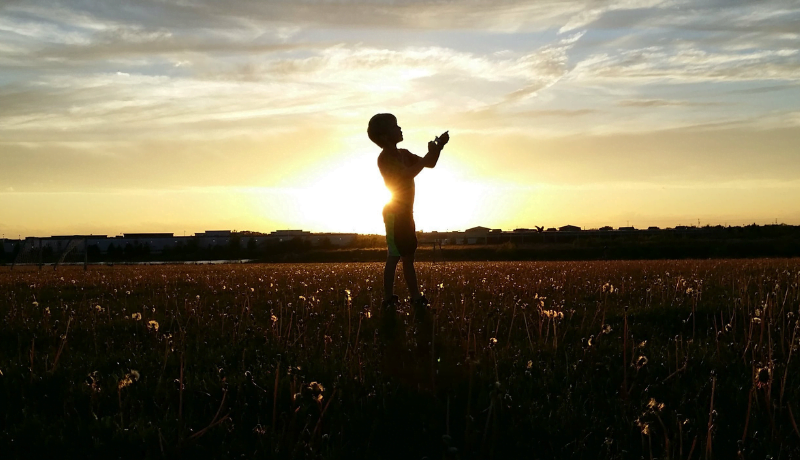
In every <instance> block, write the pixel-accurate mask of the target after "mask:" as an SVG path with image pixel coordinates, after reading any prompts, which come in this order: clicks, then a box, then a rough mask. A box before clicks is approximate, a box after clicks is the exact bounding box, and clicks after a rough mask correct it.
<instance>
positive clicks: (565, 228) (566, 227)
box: [558, 225, 581, 232]
mask: <svg viewBox="0 0 800 460" xmlns="http://www.w3.org/2000/svg"><path fill="white" fill-rule="evenodd" d="M558 231H559V232H579V231H581V228H580V227H578V226H575V225H564V226H563V227H558Z"/></svg>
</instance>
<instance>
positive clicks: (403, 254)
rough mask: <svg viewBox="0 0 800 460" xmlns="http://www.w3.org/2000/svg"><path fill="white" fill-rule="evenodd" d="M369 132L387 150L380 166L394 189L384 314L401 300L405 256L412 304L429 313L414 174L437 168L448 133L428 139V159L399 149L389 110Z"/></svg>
mask: <svg viewBox="0 0 800 460" xmlns="http://www.w3.org/2000/svg"><path fill="white" fill-rule="evenodd" d="M367 134H368V135H369V138H370V139H371V140H372V142H375V143H376V144H378V146H379V147H381V148H382V149H383V150H382V151H381V154H380V156H378V168H379V169H380V171H381V175H382V176H383V181H384V183H385V184H386V188H388V189H389V191H390V192H392V199H391V201H390V202H389V203H388V204H387V205H386V206H385V207H384V208H383V222H384V224H386V245H387V246H388V248H389V254H388V257H387V258H386V268H385V270H384V272H383V290H384V300H383V305H382V307H383V312H382V314H383V316H384V317H385V318H387V319H388V318H393V317H394V310H395V308H396V307H397V305H398V303H399V299H398V297H397V296H396V295H394V294H393V290H394V277H395V270H396V269H397V262H399V261H400V259H403V274H404V275H405V278H406V284H407V285H408V291H409V294H411V303H412V305H413V306H414V308H415V310H416V314H417V316H422V315H424V314H425V313H426V312H427V307H428V299H426V298H425V297H424V296H423V295H422V294H420V292H419V285H418V284H417V275H416V273H415V272H414V252H415V251H416V250H417V235H416V227H415V225H414V177H416V175H417V174H419V173H420V171H422V168H433V167H434V166H436V162H437V161H439V153H441V151H442V148H443V147H444V145H445V144H447V141H449V140H450V136H449V134H448V133H446V132H445V133H444V134H442V135H441V136H440V137H438V138H437V139H436V141H433V142H428V154H427V155H425V157H424V158H420V157H419V156H417V155H414V154H413V153H411V152H409V151H408V150H406V149H398V148H397V143H398V142H401V141H402V140H403V131H402V130H401V129H400V127H399V126H397V118H395V116H394V115H392V114H389V113H379V114H377V115H375V116H374V117H372V118H371V119H370V120H369V127H368V128H367Z"/></svg>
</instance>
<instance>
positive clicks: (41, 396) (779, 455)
mask: <svg viewBox="0 0 800 460" xmlns="http://www.w3.org/2000/svg"><path fill="white" fill-rule="evenodd" d="M382 268H383V267H382V265H381V264H378V263H354V264H292V265H290V264H287V265H235V266H233V265H223V266H126V267H95V268H90V269H89V270H88V271H86V272H84V271H83V270H82V269H80V268H76V267H59V269H58V270H57V271H53V270H52V269H45V270H43V271H41V272H39V271H38V270H37V269H36V268H35V267H23V268H20V267H18V268H15V269H14V271H11V270H9V269H8V267H2V268H0V314H2V319H3V321H2V323H0V373H1V374H0V452H3V455H2V456H3V458H21V457H25V458H42V457H43V456H44V455H49V456H52V455H57V456H58V457H59V458H61V457H65V456H68V455H72V456H76V455H77V456H79V457H82V458H177V457H185V458H194V457H202V458H212V457H213V458H323V459H327V458H348V459H359V458H370V459H373V458H403V459H421V458H424V457H427V458H429V459H435V458H461V459H468V458H497V459H501V458H531V459H641V458H644V459H650V458H654V459H655V458H659V459H665V458H668V459H689V458H692V459H710V458H718V459H764V458H772V459H790V458H800V431H799V430H798V425H797V421H798V417H800V372H798V370H800V364H798V361H800V356H795V355H796V354H797V352H798V348H797V347H798V342H799V341H800V334H798V333H797V332H798V308H799V307H800V289H798V283H800V261H798V260H797V259H789V260H786V259H784V260H778V259H771V260H766V259H764V260H730V261H728V260H708V261H635V262H625V261H620V262H497V263H480V262H459V263H453V262H450V263H445V264H442V263H438V264H431V263H420V264H418V268H417V270H418V276H419V279H420V282H421V283H422V284H423V289H424V291H425V293H426V295H427V297H428V298H429V299H430V300H431V301H432V303H433V307H434V314H433V315H431V316H430V317H429V318H424V319H421V318H415V317H414V313H413V311H412V310H411V309H410V307H409V305H408V302H403V305H402V309H401V311H400V312H399V314H400V315H401V319H400V321H401V330H402V331H401V336H400V338H399V339H398V340H397V341H393V342H389V343H387V341H386V340H383V337H382V336H381V333H380V329H379V327H378V326H379V324H380V321H381V312H380V308H379V306H380V301H381V298H382V292H381V291H382V288H381V277H382ZM400 271H401V270H398V273H399V272H400ZM398 285H399V286H403V284H400V283H398ZM400 292H401V293H405V292H406V291H405V289H404V288H402V289H401V290H400Z"/></svg>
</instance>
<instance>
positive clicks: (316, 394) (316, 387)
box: [308, 382, 325, 402]
mask: <svg viewBox="0 0 800 460" xmlns="http://www.w3.org/2000/svg"><path fill="white" fill-rule="evenodd" d="M308 390H309V391H310V392H311V397H312V398H313V399H314V401H317V402H322V393H323V392H324V391H325V387H323V386H322V384H321V383H319V382H311V384H309V385H308Z"/></svg>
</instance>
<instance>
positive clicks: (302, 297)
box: [298, 295, 306, 300]
mask: <svg viewBox="0 0 800 460" xmlns="http://www.w3.org/2000/svg"><path fill="white" fill-rule="evenodd" d="M298 299H300V300H306V297H305V296H302V295H301V296H300V297H298Z"/></svg>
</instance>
